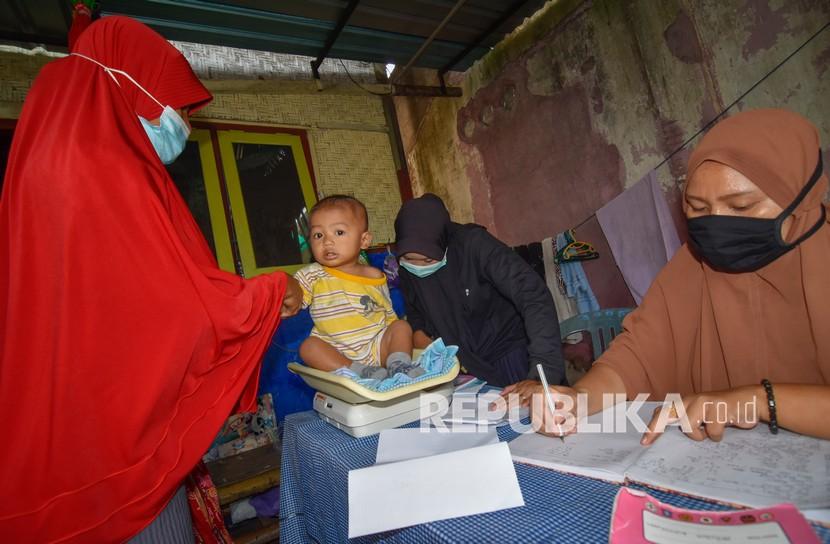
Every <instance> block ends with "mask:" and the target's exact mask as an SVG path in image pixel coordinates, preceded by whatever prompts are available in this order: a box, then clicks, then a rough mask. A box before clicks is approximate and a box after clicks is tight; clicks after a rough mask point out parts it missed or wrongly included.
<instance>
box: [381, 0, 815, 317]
mask: <svg viewBox="0 0 830 544" xmlns="http://www.w3.org/2000/svg"><path fill="white" fill-rule="evenodd" d="M828 21H830V3H828V2H827V1H826V0H812V1H810V0H726V1H723V0H717V1H716V0H660V1H654V0H627V1H622V0H595V1H593V2H590V1H585V2H579V1H568V0H560V1H553V2H549V3H548V4H547V5H546V6H545V8H543V9H542V10H540V12H538V13H537V14H536V15H534V17H533V18H532V19H530V20H528V21H526V23H525V24H524V25H523V26H522V27H520V28H519V29H517V31H515V32H514V33H513V34H511V35H510V36H508V37H507V38H506V39H505V40H504V41H503V42H501V43H500V44H499V45H498V46H496V48H495V49H494V50H492V51H491V52H490V54H488V55H487V56H486V57H484V58H483V59H482V60H481V61H479V62H478V63H477V64H476V65H475V66H474V67H473V68H471V69H470V70H468V72H467V73H466V74H465V75H464V79H463V81H462V86H463V88H464V96H463V97H462V98H460V99H453V100H450V99H433V100H432V102H431V103H430V104H428V105H424V104H420V105H419V106H418V107H415V106H413V105H412V102H413V100H415V99H396V100H397V108H398V112H399V115H400V116H403V115H404V114H403V113H402V112H414V111H421V112H422V116H421V118H415V119H412V120H410V121H409V122H408V125H407V127H410V126H416V127H417V129H418V130H417V131H409V132H407V133H405V134H404V136H403V139H404V142H405V148H406V151H407V160H408V161H409V165H410V168H411V169H412V170H413V171H414V172H417V176H413V179H415V180H416V181H417V182H416V183H413V186H414V190H415V192H416V194H418V193H420V192H422V191H425V190H431V191H433V192H436V193H438V194H440V195H442V196H445V197H447V196H450V197H451V201H452V203H453V205H452V206H451V211H452V212H453V214H454V216H456V217H458V218H460V219H462V220H467V219H468V218H471V219H472V220H474V221H476V222H478V223H481V224H483V225H485V226H487V227H488V228H489V229H490V230H491V232H493V233H494V234H495V235H496V236H498V237H499V238H501V239H502V240H504V241H505V242H506V243H508V244H511V245H513V244H524V243H528V242H531V241H536V240H540V239H542V238H544V237H547V236H550V235H552V234H554V233H556V232H559V231H562V230H564V229H566V228H568V227H572V226H574V225H576V224H578V223H580V222H582V221H583V220H584V219H586V218H588V217H590V214H592V213H593V212H594V211H595V210H596V209H598V208H599V207H601V206H602V205H603V204H605V203H606V202H608V201H609V200H611V199H612V198H614V197H615V196H616V195H617V194H619V193H620V191H622V190H623V189H624V188H626V187H629V186H631V185H632V184H634V183H636V182H637V181H638V180H639V179H641V178H642V177H643V176H644V175H645V174H647V173H648V172H649V171H651V170H653V169H654V168H655V167H656V166H657V165H658V164H660V163H661V162H662V161H663V160H664V159H665V158H666V157H667V156H668V155H669V154H670V153H671V152H672V151H674V150H676V149H677V148H678V147H679V146H680V145H681V144H682V143H683V142H684V141H686V140H687V139H688V138H689V137H691V136H692V135H693V134H694V133H695V132H697V131H698V130H699V129H700V128H701V127H702V126H703V125H705V124H706V122H707V121H709V120H710V119H712V118H713V117H714V116H715V115H716V114H718V113H719V112H721V111H722V110H723V109H724V107H725V106H727V105H729V104H730V103H732V102H733V100H735V99H737V98H738V97H739V96H740V95H741V94H743V93H744V92H746V91H747V90H749V89H750V88H751V87H752V86H753V85H755V84H756V83H757V82H758V81H759V80H761V79H762V78H764V77H765V76H766V75H767V74H768V73H769V72H770V71H771V70H772V69H773V68H774V67H775V66H776V65H777V64H778V63H779V62H781V61H782V60H783V59H785V57H787V56H788V55H790V54H791V53H792V52H793V51H795V50H796V49H797V48H798V47H799V46H801V45H802V44H803V43H804V42H805V41H807V40H808V39H809V38H810V37H811V36H812V35H813V34H815V33H816V32H817V31H818V30H819V29H820V28H821V27H822V26H823V25H824V24H825V23H827V22H828ZM421 77H426V76H425V75H422V76H421ZM828 97H830V28H828V29H826V30H825V31H824V32H822V33H821V34H819V35H818V36H817V37H816V38H815V39H814V40H813V41H812V42H811V43H810V44H808V45H807V46H805V47H804V48H803V49H801V50H800V52H798V53H797V54H796V55H795V56H793V57H792V58H791V59H790V60H789V61H787V62H786V63H785V64H784V65H783V66H782V67H781V68H780V69H779V70H777V71H776V72H775V73H773V74H772V75H770V76H769V77H767V78H766V79H765V80H764V81H763V82H762V83H760V84H759V85H758V86H757V87H756V88H755V89H754V90H752V91H751V92H750V93H749V94H748V95H747V96H746V98H744V99H743V100H741V101H740V102H739V103H738V105H737V106H736V107H735V108H734V109H733V110H732V111H738V110H740V109H747V108H757V107H785V108H790V109H792V110H795V111H798V112H800V113H802V114H803V115H805V116H807V117H809V118H810V119H811V120H812V121H813V122H814V123H815V124H816V125H817V126H818V127H819V129H820V132H821V137H822V140H823V142H824V144H825V146H827V145H828V143H830V102H829V101H828ZM417 100H421V101H423V99H417ZM402 127H403V124H402ZM693 145H694V142H692V144H691V146H689V147H692V146H693ZM689 152H690V150H689V148H686V149H684V150H682V151H680V152H679V153H677V154H675V155H674V156H673V158H672V159H671V160H669V161H668V162H667V163H666V164H665V165H663V166H662V167H660V168H658V169H657V170H656V174H657V178H658V179H659V181H660V183H661V185H662V186H663V188H664V190H665V192H666V195H667V198H668V199H669V201H670V204H672V205H675V206H676V204H677V196H678V192H677V191H678V188H679V186H680V185H681V184H682V182H683V181H684V176H685V163H686V160H687V158H688V154H689ZM457 195H462V196H457ZM466 198H468V199H469V202H470V206H469V208H466V200H465V199H466ZM675 212H676V213H677V222H678V224H679V225H681V227H682V221H681V220H680V214H679V210H678V209H677V208H675ZM577 234H579V235H580V236H582V237H584V238H588V239H589V240H590V241H593V242H595V243H597V244H598V245H599V246H602V245H603V244H604V240H603V239H602V234H601V231H600V230H599V229H598V225H597V224H596V221H595V220H592V219H589V221H588V222H587V223H585V225H584V226H583V227H582V228H581V229H579V230H578V231H577ZM591 238H593V239H591ZM604 256H609V258H608V259H600V261H604V263H600V261H596V262H595V263H596V264H595V263H589V265H590V268H591V269H592V270H593V272H594V274H593V275H594V277H595V278H596V280H597V281H594V282H592V283H594V287H595V289H597V288H599V289H600V290H603V289H605V288H606V284H614V285H615V286H619V285H620V284H619V277H618V274H617V273H616V270H615V269H614V266H613V263H612V259H610V255H609V253H607V252H605V253H604ZM587 268H588V267H586V269H587ZM591 275H592V274H591V271H589V277H590V276H591ZM595 278H592V280H593V279H595ZM623 289H624V288H623ZM624 301H625V297H624V296H623V295H622V294H619V293H618V292H617V287H612V288H611V289H610V290H609V293H608V294H607V296H606V297H605V301H603V300H602V298H601V300H600V302H601V303H602V302H604V304H603V305H605V306H611V305H616V304H618V303H621V302H624Z"/></svg>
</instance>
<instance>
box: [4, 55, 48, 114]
mask: <svg viewBox="0 0 830 544" xmlns="http://www.w3.org/2000/svg"><path fill="white" fill-rule="evenodd" d="M52 60H55V59H54V58H52V57H46V56H43V55H21V54H19V53H12V52H6V51H3V52H0V101H3V102H14V103H21V104H22V103H23V100H24V99H25V98H26V93H28V92H29V87H31V86H32V80H33V79H34V78H35V76H37V74H38V72H40V69H41V68H43V66H44V65H45V64H46V63H47V62H49V61H52Z"/></svg>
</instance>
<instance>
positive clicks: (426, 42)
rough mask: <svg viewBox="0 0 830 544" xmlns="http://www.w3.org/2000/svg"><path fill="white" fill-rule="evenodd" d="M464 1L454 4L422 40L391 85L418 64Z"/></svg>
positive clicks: (460, 0)
mask: <svg viewBox="0 0 830 544" xmlns="http://www.w3.org/2000/svg"><path fill="white" fill-rule="evenodd" d="M466 1H467V0H458V1H457V2H456V3H455V5H454V6H453V7H452V9H451V10H450V12H449V13H447V15H446V17H444V20H443V21H441V22H440V23H438V26H437V27H435V30H433V31H432V34H430V35H429V37H428V38H427V39H426V40H424V43H422V44H421V47H420V48H419V49H418V51H416V52H415V54H414V55H413V56H412V58H411V59H409V62H407V63H406V66H404V67H403V69H402V70H401V71H400V72H398V73H397V74H394V76H395V77H394V80H393V83H394V82H397V81H400V80H401V78H402V77H403V76H404V75H406V73H407V72H408V71H409V69H410V68H411V67H412V65H413V64H415V63H416V62H418V59H419V58H421V55H423V54H424V51H426V49H427V47H429V44H431V43H432V41H433V40H434V39H435V37H436V36H438V33H439V32H441V31H442V30H443V29H444V27H445V26H446V25H447V23H449V22H450V19H452V17H453V15H455V13H456V12H457V11H458V10H459V9H461V6H463V5H464V3H465V2H466Z"/></svg>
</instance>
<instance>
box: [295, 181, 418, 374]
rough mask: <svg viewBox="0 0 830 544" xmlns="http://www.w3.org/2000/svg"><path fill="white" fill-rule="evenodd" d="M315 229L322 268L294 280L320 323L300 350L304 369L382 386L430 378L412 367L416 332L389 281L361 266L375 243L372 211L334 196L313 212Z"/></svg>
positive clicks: (314, 239)
mask: <svg viewBox="0 0 830 544" xmlns="http://www.w3.org/2000/svg"><path fill="white" fill-rule="evenodd" d="M309 222H310V224H311V235H310V244H311V253H312V254H313V255H314V260H315V261H317V262H316V263H314V264H310V265H308V266H306V267H304V268H302V269H301V270H299V271H297V273H296V274H295V275H294V277H295V278H296V279H297V281H298V282H299V284H300V287H302V290H303V308H305V307H310V308H311V310H310V311H311V318H312V319H313V320H314V328H313V329H312V330H311V336H309V338H308V339H307V340H305V342H303V343H302V345H301V346H300V356H301V357H302V358H303V361H305V363H306V364H307V365H308V366H310V367H312V368H316V369H319V370H325V371H332V370H337V369H338V368H342V367H348V368H349V369H350V370H352V371H353V372H355V373H357V374H358V375H359V376H360V377H361V378H374V379H379V380H380V379H384V378H386V377H387V376H391V375H393V374H397V373H398V372H404V373H406V374H407V375H408V376H409V377H411V378H416V377H418V376H420V375H421V374H423V373H424V370H423V369H422V368H420V367H419V366H417V365H415V364H413V363H412V328H411V327H410V326H409V323H407V322H406V321H402V320H399V319H398V317H397V316H396V315H395V311H394V310H393V309H392V301H391V300H390V298H389V288H388V287H387V285H386V276H385V275H384V274H383V272H381V271H380V270H378V269H377V268H374V267H372V266H368V265H365V264H362V263H361V262H360V261H359V258H360V250H361V249H366V248H368V247H369V245H370V244H371V243H372V234H371V233H370V232H369V216H368V214H367V213H366V207H365V206H364V205H363V203H361V202H360V201H359V200H357V199H356V198H353V197H351V196H345V195H333V196H329V197H326V198H324V199H322V200H320V201H319V202H318V203H317V204H316V205H315V206H314V207H313V208H312V209H311V214H310V217H309Z"/></svg>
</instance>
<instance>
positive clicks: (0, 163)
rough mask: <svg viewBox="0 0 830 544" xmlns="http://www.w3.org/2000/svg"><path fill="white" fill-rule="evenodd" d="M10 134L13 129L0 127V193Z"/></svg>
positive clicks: (9, 144) (9, 145) (0, 191)
mask: <svg viewBox="0 0 830 544" xmlns="http://www.w3.org/2000/svg"><path fill="white" fill-rule="evenodd" d="M12 136H14V129H11V128H2V129H0V194H2V193H3V179H4V178H5V177H6V163H7V162H8V161H9V150H11V147H12Z"/></svg>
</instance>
